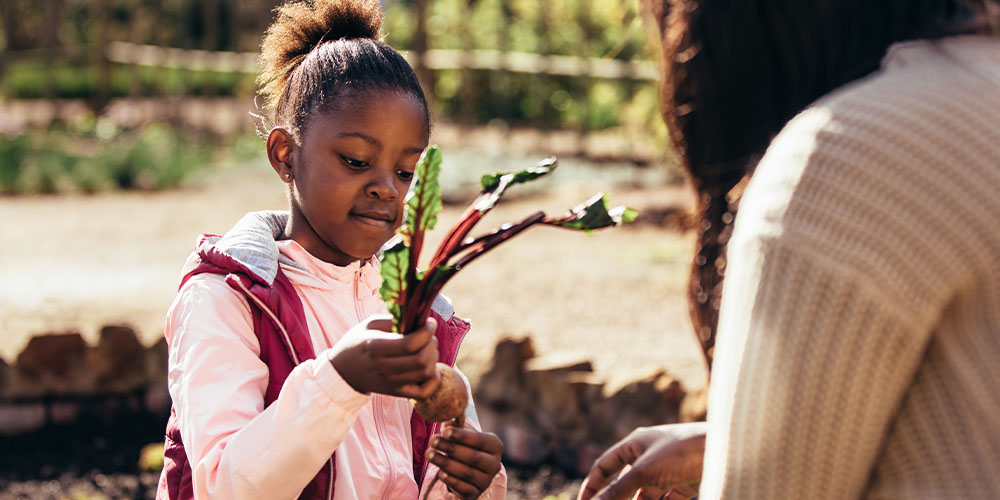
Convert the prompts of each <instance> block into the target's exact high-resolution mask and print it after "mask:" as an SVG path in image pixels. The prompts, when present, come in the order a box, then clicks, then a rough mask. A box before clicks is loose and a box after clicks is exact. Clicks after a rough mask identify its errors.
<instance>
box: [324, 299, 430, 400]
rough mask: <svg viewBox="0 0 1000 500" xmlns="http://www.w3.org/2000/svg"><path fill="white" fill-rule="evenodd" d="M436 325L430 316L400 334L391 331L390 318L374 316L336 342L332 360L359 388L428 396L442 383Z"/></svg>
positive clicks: (343, 374)
mask: <svg viewBox="0 0 1000 500" xmlns="http://www.w3.org/2000/svg"><path fill="white" fill-rule="evenodd" d="M436 328H437V322H436V321H435V320H434V319H433V318H431V319H428V320H427V324H425V325H424V326H423V327H421V328H420V329H418V330H416V331H414V332H412V333H409V334H407V335H400V334H398V333H391V332H390V331H389V330H391V329H392V320H391V319H385V318H384V317H377V318H371V319H369V320H366V321H363V322H361V323H359V324H358V325H356V326H355V327H354V328H351V329H350V330H349V331H348V332H347V333H346V334H344V337H343V338H341V339H340V341H338V342H337V345H335V346H333V349H331V351H330V354H329V359H330V363H332V364H333V367H334V368H335V369H336V370H337V373H339V374H340V376H341V377H343V378H344V380H345V381H346V382H347V383H348V384H350V385H351V387H353V388H354V390H356V391H358V392H363V393H372V392H377V393H380V394H389V395H392V396H399V397H404V398H413V399H422V398H426V397H427V396H429V395H431V393H433V392H434V390H435V389H437V387H438V385H439V384H440V383H441V380H440V378H438V375H437V371H436V370H435V369H434V368H435V363H437V360H438V350H437V338H435V337H434V331H435V329H436Z"/></svg>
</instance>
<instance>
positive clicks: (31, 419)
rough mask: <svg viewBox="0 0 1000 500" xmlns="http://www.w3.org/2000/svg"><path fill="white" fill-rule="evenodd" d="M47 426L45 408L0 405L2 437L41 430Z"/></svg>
mask: <svg viewBox="0 0 1000 500" xmlns="http://www.w3.org/2000/svg"><path fill="white" fill-rule="evenodd" d="M43 425H45V406H43V405H42V404H41V403H32V404H13V403H8V404H0V435H8V436H10V435H14V434H21V433H24V432H31V431H33V430H37V429H41V428H42V426H43Z"/></svg>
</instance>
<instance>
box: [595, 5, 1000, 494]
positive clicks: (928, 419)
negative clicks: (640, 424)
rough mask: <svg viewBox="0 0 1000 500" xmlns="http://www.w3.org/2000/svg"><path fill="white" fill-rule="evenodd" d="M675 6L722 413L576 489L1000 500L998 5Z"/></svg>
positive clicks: (677, 102)
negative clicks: (739, 197)
mask: <svg viewBox="0 0 1000 500" xmlns="http://www.w3.org/2000/svg"><path fill="white" fill-rule="evenodd" d="M663 3H665V2H663ZM666 7H667V6H664V5H662V4H660V8H659V9H654V11H657V12H658V13H659V14H660V15H659V17H658V18H659V19H660V20H661V21H662V22H661V31H662V35H663V42H664V67H665V75H664V80H663V84H664V85H663V94H662V98H663V102H664V116H665V119H666V120H667V122H668V123H669V124H670V126H671V127H670V128H671V131H672V132H673V134H674V141H675V143H676V145H677V147H678V150H679V151H680V153H681V156H682V158H683V160H684V164H685V165H686V167H687V169H688V171H689V173H690V175H691V178H692V181H693V183H694V186H695V188H696V190H697V191H698V193H699V195H700V198H699V199H700V204H699V209H700V211H701V213H702V216H703V224H702V226H701V227H702V234H701V235H700V239H699V249H698V253H697V255H696V261H695V265H694V272H693V274H692V281H691V282H692V287H691V297H692V304H693V308H692V309H693V313H694V314H693V317H694V320H695V325H696V327H697V331H698V332H699V334H700V336H701V339H702V341H703V345H704V346H705V347H706V353H707V355H708V357H709V359H711V358H712V354H714V361H712V381H711V385H710V389H709V413H708V421H707V422H706V423H704V424H685V425H682V426H661V427H656V428H647V429H640V430H637V431H636V432H634V433H633V434H632V435H631V436H629V437H628V438H626V439H625V440H623V441H622V442H620V443H618V444H617V445H615V446H614V447H613V448H612V449H610V450H609V451H608V452H607V453H605V455H604V456H602V457H601V458H600V459H599V460H598V463H597V464H596V465H595V467H594V469H593V471H592V472H591V474H590V476H589V477H588V479H587V481H586V483H585V484H584V487H583V488H582V490H581V494H580V498H581V499H590V498H601V499H610V498H627V497H629V495H630V494H631V493H633V492H635V491H636V490H637V489H640V488H643V489H644V492H643V498H659V497H660V496H661V495H662V494H664V493H665V492H667V491H669V488H671V487H674V486H677V487H678V489H677V491H675V492H673V493H671V494H670V495H669V497H670V498H675V497H679V493H684V494H691V493H693V488H692V487H691V485H692V484H694V483H698V482H699V480H700V482H701V490H700V498H702V499H716V498H741V499H742V498H809V499H825V498H831V499H832V498H838V499H843V498H1000V478H998V476H997V474H996V473H995V471H997V470H1000V418H998V417H1000V396H998V392H997V391H996V390H995V389H996V386H997V385H998V384H1000V364H998V363H996V362H995V359H996V358H997V356H1000V260H998V259H997V256H1000V237H998V236H997V234H998V233H1000V231H997V227H998V225H1000V196H998V195H997V191H998V189H1000V37H997V36H996V34H997V29H996V27H997V19H998V15H997V13H998V10H1000V7H998V4H997V3H996V1H995V0H978V1H972V0H968V1H961V0H878V1H870V0H869V1H864V0H808V1H806V0H796V1H790V0H789V1H780V0H756V1H747V0H742V1H707V0H706V1H700V2H698V1H685V0H681V1H677V2H671V5H669V9H667V8H666ZM667 10H669V15H668V16H667V15H665V14H666V12H667ZM762 153H763V156H762V157H761V154H762ZM755 158H760V160H759V162H756V161H754V159H755ZM751 170H753V171H754V172H753V177H752V180H751V181H750V182H749V183H748V184H747V187H746V190H745V192H744V194H743V196H742V200H741V201H740V207H739V208H740V210H739V217H738V218H736V220H735V223H734V224H733V225H732V228H730V227H727V226H728V225H729V224H728V223H729V222H731V221H732V220H733V215H732V213H733V211H732V208H733V207H732V206H731V205H734V204H735V203H734V198H735V192H736V191H738V190H737V189H735V188H737V186H740V185H741V181H742V180H743V179H744V178H745V177H747V176H748V175H749V173H750V171H751ZM730 232H731V238H730V237H729V234H730ZM727 240H728V250H727V253H726V254H724V253H723V246H724V245H726V244H727ZM724 255H725V256H724ZM726 257H728V264H727V262H726ZM723 269H726V273H725V274H726V278H725V287H724V292H723V293H720V288H721V285H722V271H723ZM720 305H721V308H720ZM716 326H717V329H716ZM716 331H717V332H718V347H717V349H713V345H714V344H715V343H714V339H715V334H716ZM702 458H703V459H704V461H703V462H702ZM626 464H631V465H632V468H631V469H630V470H629V471H628V472H626V473H625V474H623V475H621V476H620V477H618V478H616V479H614V480H612V477H613V476H614V475H615V474H616V473H618V472H619V470H621V469H622V468H623V467H624V466H625V465H626ZM682 490H683V491H682Z"/></svg>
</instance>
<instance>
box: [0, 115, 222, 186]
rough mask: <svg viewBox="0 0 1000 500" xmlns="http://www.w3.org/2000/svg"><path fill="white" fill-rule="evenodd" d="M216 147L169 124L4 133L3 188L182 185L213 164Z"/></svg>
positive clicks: (88, 124)
mask: <svg viewBox="0 0 1000 500" xmlns="http://www.w3.org/2000/svg"><path fill="white" fill-rule="evenodd" d="M213 156H214V151H213V147H212V146H211V145H210V144H209V143H208V142H207V141H205V140H204V139H197V138H192V137H187V136H185V135H184V134H182V133H181V132H179V131H177V130H174V129H171V128H169V127H167V126H165V125H159V124H154V125H149V126H147V127H144V128H141V129H138V130H129V131H123V130H118V129H117V128H116V127H115V126H114V125H113V124H111V123H110V122H107V121H104V120H97V121H94V120H90V121H84V122H83V123H80V124H76V126H71V127H65V128H61V129H59V128H57V129H54V130H49V131H38V130H29V131H26V132H22V133H20V134H18V135H16V136H14V137H8V136H5V135H3V134H0V192H3V193H8V194H12V193H41V194H48V193H58V192H66V191H74V190H75V191H80V192H84V193H94V192H97V191H102V190H105V189H146V190H158V189H166V188H171V187H175V186H178V185H180V184H181V183H183V182H184V181H185V180H186V179H187V178H188V177H189V176H190V175H191V174H192V173H193V172H195V171H196V170H198V169H202V168H205V167H206V166H208V165H211V164H212V159H213Z"/></svg>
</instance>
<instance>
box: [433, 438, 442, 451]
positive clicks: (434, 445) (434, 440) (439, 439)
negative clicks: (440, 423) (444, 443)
mask: <svg viewBox="0 0 1000 500" xmlns="http://www.w3.org/2000/svg"><path fill="white" fill-rule="evenodd" d="M439 444H441V438H440V437H438V436H434V437H433V438H431V446H433V447H435V448H437V447H438V445H439Z"/></svg>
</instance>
